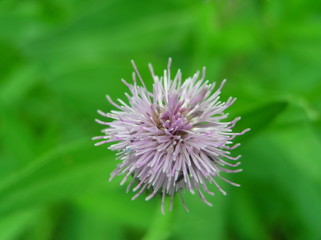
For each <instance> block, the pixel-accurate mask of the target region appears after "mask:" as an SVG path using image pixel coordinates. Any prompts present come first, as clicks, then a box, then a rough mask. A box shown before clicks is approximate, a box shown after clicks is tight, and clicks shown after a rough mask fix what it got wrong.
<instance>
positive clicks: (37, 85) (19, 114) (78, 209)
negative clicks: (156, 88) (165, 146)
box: [0, 0, 321, 240]
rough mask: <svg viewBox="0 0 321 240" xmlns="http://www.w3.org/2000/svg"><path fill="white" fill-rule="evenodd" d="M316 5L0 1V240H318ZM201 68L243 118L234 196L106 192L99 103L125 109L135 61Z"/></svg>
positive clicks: (144, 70) (112, 185) (320, 80)
mask: <svg viewBox="0 0 321 240" xmlns="http://www.w3.org/2000/svg"><path fill="white" fill-rule="evenodd" d="M320 13H321V2H320V1H312V0H311V1H306V0H285V1H278V0H260V1H259V0H249V1H241V0H229V1H226V0H221V1H219V0H217V1H214V0H210V1H201V0H163V1H143V0H133V1H129V0H127V1H125V0H91V1H85V0H38V1H37V0H1V1H0V114H1V115H0V136H1V142H0V144H1V145H0V240H25V239H27V240H53V239H57V240H107V239H108V240H109V239H111V240H114V239H115V240H118V239H124V240H125V239H145V240H160V239H169V240H175V239H178V240H179V239H184V240H185V239H187V240H188V239H191V240H194V239H199V240H202V239H222V240H225V239H233V240H234V239H245V240H247V239H260V240H265V239H266V240H269V239H280V240H283V239H291V240H292V239H308V240H309V239H312V240H313V239H321V193H320V192H321V122H320V116H321V115H320V113H321V71H320V70H321V65H320V64H321V14H320ZM168 57H172V58H173V65H172V66H173V70H174V71H176V70H177V69H178V68H180V69H181V70H182V72H183V76H184V77H188V76H190V75H192V74H193V73H194V72H195V71H197V70H199V69H201V68H202V66H207V79H209V80H210V81H213V82H214V81H218V82H220V81H221V80H222V79H224V78H227V79H228V80H229V81H228V83H227V84H226V87H225V88H224V91H223V93H222V95H223V96H222V97H223V99H227V97H229V96H235V97H238V101H237V102H236V103H235V104H234V105H233V106H232V107H231V108H230V109H229V110H230V113H231V118H232V117H233V116H238V115H241V116H242V117H243V118H242V121H240V123H239V124H238V126H237V130H240V129H242V128H246V127H251V128H252V131H251V132H249V133H248V134H246V136H244V137H240V138H239V139H238V141H240V142H241V143H242V146H241V147H240V148H239V149H238V150H236V151H235V152H234V153H235V154H242V155H243V157H242V168H243V169H244V171H243V172H242V173H238V174H234V175H229V176H226V177H228V178H229V179H232V180H233V181H235V182H238V183H240V184H241V185H242V187H240V188H235V187H230V186H228V185H226V184H224V183H222V185H223V187H224V188H225V189H226V191H227V192H228V195H227V196H222V195H221V194H220V193H219V192H218V191H217V190H216V189H215V187H211V188H212V189H213V190H214V191H215V193H217V194H216V196H215V197H210V198H209V199H210V200H211V202H213V203H214V206H213V207H212V208H210V207H208V206H206V205H204V204H203V203H202V202H201V201H200V200H199V199H198V196H191V195H190V194H186V201H187V205H188V206H189V208H190V210H191V212H190V213H186V212H185V211H184V209H183V208H182V206H181V204H180V201H179V199H177V200H178V201H176V203H175V206H174V211H173V212H172V213H167V214H166V215H165V216H162V215H161V213H160V201H159V199H157V198H155V199H153V200H151V201H149V202H146V201H145V200H144V198H143V197H140V198H139V199H137V200H135V201H132V200H131V197H132V196H133V193H129V194H126V193H125V186H119V183H120V180H121V178H116V179H115V180H114V181H113V182H108V178H109V174H110V172H111V171H112V170H113V169H114V168H115V166H116V165H117V164H118V162H117V161H116V160H115V155H114V153H112V152H110V151H109V150H107V149H106V146H100V147H94V146H93V142H92V141H91V140H90V139H91V138H92V137H93V136H97V135H99V133H100V130H101V128H102V127H101V126H99V125H98V124H96V123H95V122H94V119H95V118H97V117H98V114H97V113H96V110H97V109H101V110H104V111H109V110H111V109H112V107H111V106H110V105H109V104H108V103H107V101H106V99H105V94H109V95H111V96H112V97H113V98H124V92H125V91H127V90H126V87H125V86H124V85H123V84H122V83H121V81H120V79H121V78H125V79H126V80H128V81H130V79H131V72H132V71H133V69H132V67H131V64H130V60H131V59H134V60H135V61H136V64H137V65H138V67H139V69H140V72H141V74H142V76H143V78H144V79H145V81H146V83H147V85H148V86H149V87H151V84H152V82H151V77H150V74H149V72H148V67H147V64H148V63H149V62H151V63H152V64H153V65H154V68H155V71H156V73H157V74H159V75H161V74H162V70H163V69H164V68H165V67H166V64H167V60H168Z"/></svg>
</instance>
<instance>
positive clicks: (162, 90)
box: [94, 59, 249, 213]
mask: <svg viewBox="0 0 321 240" xmlns="http://www.w3.org/2000/svg"><path fill="white" fill-rule="evenodd" d="M132 64H133V67H134V70H135V72H134V73H133V84H130V83H128V82H126V81H125V80H122V81H123V83H124V84H125V85H126V86H127V87H128V88H129V90H130V94H127V93H126V94H125V95H126V97H127V98H128V102H129V103H125V102H124V101H122V100H120V99H118V100H117V101H118V102H119V103H116V102H114V101H113V100H111V98H110V97H109V96H107V99H108V101H109V102H110V103H111V104H112V105H113V106H114V107H116V108H117V109H118V110H117V111H111V112H110V113H104V112H102V111H100V110H99V111H98V113H99V114H100V115H102V116H103V117H107V118H109V119H112V121H109V122H104V121H101V120H96V121H97V122H98V123H100V124H102V125H107V126H108V128H107V129H104V130H103V131H102V132H103V134H104V135H103V136H98V137H95V138H94V139H95V140H96V139H100V140H101V141H99V142H97V143H96V144H95V145H101V144H104V143H110V142H116V143H114V144H113V145H111V146H110V147H109V149H111V150H114V151H117V152H118V153H117V155H118V157H117V158H118V159H119V160H120V161H121V163H120V164H119V165H118V166H117V168H116V170H115V171H114V172H112V174H111V177H110V180H111V179H113V178H114V177H115V176H117V175H124V178H123V180H122V182H121V185H122V184H124V183H125V182H126V181H127V179H128V178H129V177H130V176H131V177H132V178H131V181H130V183H129V185H128V187H127V192H128V191H129V190H130V189H131V187H132V185H133V184H134V183H135V184H136V186H134V187H133V191H134V192H137V193H136V195H135V196H134V197H133V199H135V198H137V197H138V196H140V195H141V194H142V193H143V192H144V191H146V192H148V193H149V195H147V196H146V200H149V199H151V198H152V197H154V196H155V195H156V194H157V193H160V194H161V195H162V204H161V209H162V212H163V213H164V199H165V196H166V195H169V196H171V201H170V202H171V203H170V209H172V205H173V197H174V195H175V194H176V193H178V194H179V195H180V197H181V199H182V202H183V205H184V207H185V209H186V210H187V211H188V209H187V208H186V205H185V203H184V199H183V197H182V194H181V193H182V191H184V190H186V189H187V190H188V191H190V192H191V193H192V194H194V193H195V192H197V193H198V194H199V196H200V198H201V200H202V201H203V202H204V203H206V204H208V205H210V206H211V203H210V202H208V201H207V200H206V198H205V196H204V194H203V192H206V193H208V194H209V195H214V194H213V192H211V191H210V190H209V189H208V188H207V184H208V183H213V184H215V185H216V186H217V188H218V189H219V190H220V191H221V192H222V193H223V194H226V193H225V191H224V190H223V189H222V188H221V187H220V186H219V185H218V183H217V179H218V178H220V179H222V180H224V181H226V182H228V183H230V184H232V185H234V186H239V185H238V184H236V183H233V182H230V181H229V180H227V179H225V178H223V177H222V176H221V175H220V173H221V172H228V173H234V172H240V171H242V169H236V170H230V169H226V168H225V166H229V167H237V166H238V165H239V164H240V163H239V162H236V163H234V164H231V163H229V162H227V161H226V160H223V159H228V160H232V161H237V160H238V159H239V158H240V157H241V156H237V157H231V156H230V152H229V151H230V150H232V149H234V148H236V147H238V146H239V145H240V144H235V145H231V144H232V140H233V139H234V138H235V137H236V136H237V135H242V134H244V133H245V132H246V131H248V130H249V129H246V130H244V131H243V132H241V133H233V132H232V128H233V127H234V125H235V123H236V122H237V121H238V120H239V119H240V118H239V117H238V118H236V119H234V120H232V121H227V122H224V119H226V118H227V114H226V113H224V111H225V110H226V109H227V108H228V107H229V106H231V105H232V104H233V103H234V101H235V100H236V99H235V98H232V97H230V98H229V99H228V100H227V101H226V102H222V101H219V98H220V96H219V95H220V93H221V89H222V87H223V85H224V83H225V80H224V81H223V82H222V83H221V84H220V86H219V87H218V88H216V84H215V83H214V84H212V83H209V81H207V80H206V81H205V67H204V68H203V71H202V75H201V76H200V73H199V72H197V73H195V74H194V76H193V77H190V78H187V79H186V80H185V81H182V75H181V72H180V70H178V72H177V73H176V75H175V77H174V78H172V77H171V72H170V65H171V59H169V62H168V67H167V69H166V70H164V75H163V76H162V77H158V76H156V75H155V74H154V71H153V68H152V66H151V65H149V67H150V71H151V75H152V78H153V80H154V84H153V90H152V91H151V92H150V91H148V90H147V88H146V86H145V84H144V81H143V80H142V77H141V76H140V74H139V72H138V70H137V68H136V65H135V64H134V62H133V61H132ZM136 75H137V77H138V79H139V80H140V83H141V85H138V83H137V81H136Z"/></svg>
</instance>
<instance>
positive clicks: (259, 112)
mask: <svg viewBox="0 0 321 240" xmlns="http://www.w3.org/2000/svg"><path fill="white" fill-rule="evenodd" d="M287 105H288V103H287V102H285V101H279V102H272V103H268V104H266V105H264V106H261V107H258V108H256V109H254V110H251V111H248V112H245V113H243V114H240V115H241V118H242V119H241V120H240V121H239V122H238V123H237V124H236V126H235V128H234V131H235V132H241V131H243V130H244V129H246V128H250V129H251V131H250V132H248V133H246V134H244V135H242V136H239V137H238V139H237V140H238V141H240V142H243V141H244V140H248V138H251V137H253V136H254V135H256V134H258V133H259V132H260V131H262V130H263V129H265V128H267V127H268V126H269V124H271V123H272V122H273V120H274V119H275V118H276V117H277V116H278V115H279V114H281V113H282V112H283V111H284V110H285V109H286V107H287Z"/></svg>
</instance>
